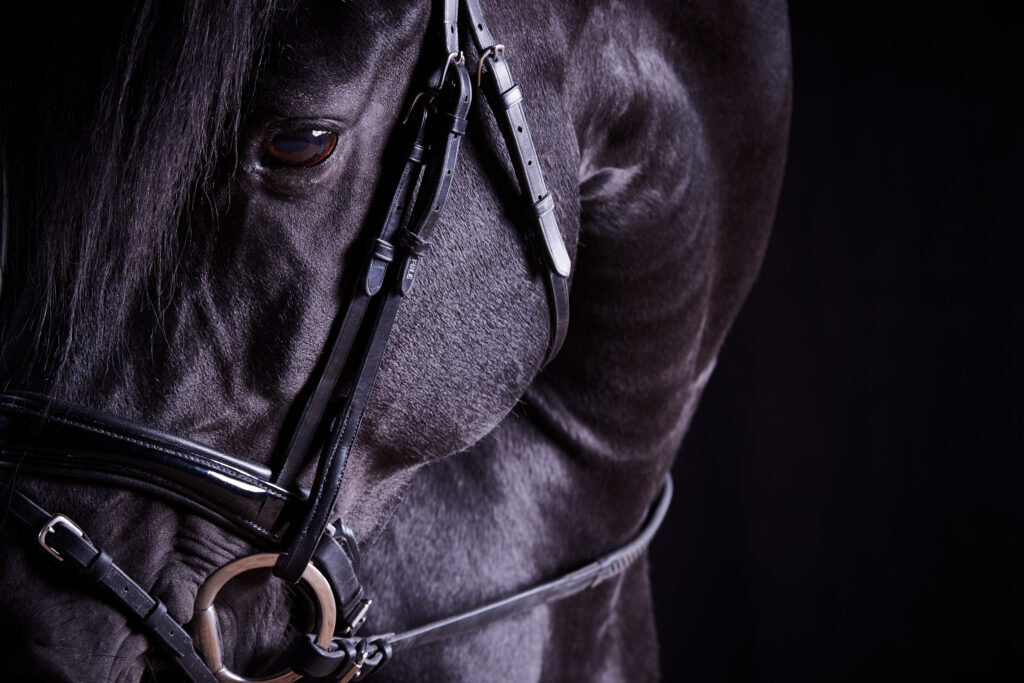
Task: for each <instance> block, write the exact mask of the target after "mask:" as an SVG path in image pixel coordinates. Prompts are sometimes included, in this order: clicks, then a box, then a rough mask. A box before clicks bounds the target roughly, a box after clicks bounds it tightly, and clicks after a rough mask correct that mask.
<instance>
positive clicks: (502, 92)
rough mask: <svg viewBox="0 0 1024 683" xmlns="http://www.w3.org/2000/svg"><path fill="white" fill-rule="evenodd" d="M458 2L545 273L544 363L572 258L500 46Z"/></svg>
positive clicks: (558, 339)
mask: <svg viewBox="0 0 1024 683" xmlns="http://www.w3.org/2000/svg"><path fill="white" fill-rule="evenodd" d="M462 4H463V7H464V9H465V11H466V14H467V15H468V20H469V27H470V31H469V32H470V34H471V35H472V36H473V42H474V43H475V44H476V48H477V51H478V52H479V53H480V69H481V75H482V76H486V78H485V80H486V83H487V86H486V93H487V101H488V102H489V104H490V106H491V110H492V111H494V113H495V116H496V117H497V120H498V124H499V127H500V128H501V132H502V136H503V137H504V139H505V146H506V147H507V148H508V152H509V157H510V158H511V159H512V167H513V168H514V169H515V172H516V177H517V178H518V180H519V187H520V190H521V192H522V194H523V197H524V199H525V200H526V202H527V203H528V205H529V211H528V213H529V215H530V216H531V218H532V220H533V224H534V227H535V229H536V232H537V234H538V236H539V238H540V242H541V244H542V246H543V251H544V255H545V257H546V260H547V267H548V270H549V271H550V272H549V273H548V274H547V276H546V277H545V278H544V284H545V287H546V288H547V291H548V303H549V308H550V310H551V335H550V339H551V341H550V342H549V345H548V351H547V355H546V358H545V364H547V363H550V362H551V361H552V360H553V359H554V357H555V355H556V354H557V353H558V351H559V349H561V347H562V342H563V341H564V340H565V334H566V331H567V330H568V327H569V286H568V277H569V274H570V272H571V270H572V262H571V260H570V259H569V252H568V251H567V250H566V248H565V241H564V240H563V239H562V233H561V232H560V231H559V229H558V221H557V220H556V218H555V211H554V208H555V200H554V197H553V196H552V195H551V193H550V191H549V190H548V188H547V184H546V183H545V182H544V174H543V172H542V171H541V167H540V157H539V155H538V154H537V149H536V147H535V145H534V142H533V136H532V135H531V134H530V125H529V123H528V122H527V120H526V111H525V109H524V107H523V93H522V90H521V89H520V87H519V86H518V85H517V84H516V82H515V80H514V79H513V78H512V71H511V69H510V68H509V65H508V60H507V59H506V57H505V49H504V46H502V45H499V44H498V43H497V41H496V40H495V39H494V36H492V35H491V31H490V29H489V28H488V25H487V21H486V20H485V19H484V15H483V10H482V9H481V8H480V2H479V0H462ZM485 67H486V68H485Z"/></svg>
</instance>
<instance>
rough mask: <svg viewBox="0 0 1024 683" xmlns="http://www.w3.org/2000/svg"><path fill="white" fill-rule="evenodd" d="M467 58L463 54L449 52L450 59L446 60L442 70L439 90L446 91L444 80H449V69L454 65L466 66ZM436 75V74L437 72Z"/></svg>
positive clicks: (438, 83)
mask: <svg viewBox="0 0 1024 683" xmlns="http://www.w3.org/2000/svg"><path fill="white" fill-rule="evenodd" d="M465 63H466V58H465V57H464V56H463V54H462V53H461V52H449V53H448V58H447V59H445V60H444V69H442V70H441V80H440V81H438V82H437V89H438V90H443V89H444V80H445V79H446V78H448V67H450V66H451V65H452V64H465ZM435 73H436V72H435Z"/></svg>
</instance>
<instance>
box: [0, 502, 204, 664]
mask: <svg viewBox="0 0 1024 683" xmlns="http://www.w3.org/2000/svg"><path fill="white" fill-rule="evenodd" d="M0 494H3V497H4V498H5V499H6V502H8V503H9V506H5V508H6V509H9V510H10V513H11V515H12V516H13V517H14V519H16V520H18V521H19V522H21V523H22V524H23V525H24V526H25V527H26V528H28V529H29V531H31V532H32V533H35V534H36V540H37V541H38V543H39V546H40V547H41V548H42V549H43V550H45V551H46V552H47V553H48V555H49V556H50V557H51V558H52V559H53V561H54V562H56V563H58V564H59V565H60V566H61V567H64V568H65V569H67V570H69V571H71V572H73V573H75V574H77V575H78V576H81V577H82V578H83V579H86V580H88V581H91V582H93V583H95V584H96V585H97V586H99V587H100V589H101V591H102V592H103V593H104V594H105V595H106V596H107V597H108V598H110V599H111V600H113V601H114V602H115V603H117V605H118V607H120V608H121V611H122V612H124V613H125V614H126V615H128V616H129V617H131V618H132V619H133V620H134V621H135V623H136V624H137V625H138V626H139V627H140V628H141V629H142V630H143V631H145V632H146V633H147V634H148V635H149V636H150V637H152V638H153V640H155V641H156V642H157V643H159V644H160V647H162V648H163V649H164V651H165V652H166V653H167V654H168V655H169V656H170V657H171V659H172V660H173V661H174V662H175V663H176V664H177V665H178V667H179V668H180V669H181V670H182V671H183V672H184V673H185V675H186V676H188V678H189V679H190V680H191V681H194V683H217V679H216V678H215V677H214V675H213V673H212V672H211V671H210V669H209V668H208V667H207V666H206V663H205V662H204V661H203V659H202V658H201V657H200V656H199V654H198V653H197V652H196V649H195V647H194V646H193V644H192V638H191V636H189V634H188V633H186V632H185V629H183V628H182V627H181V626H179V625H178V622H176V621H175V620H174V619H172V618H171V616H170V615H169V614H167V608H166V607H165V606H164V604H163V603H162V602H160V601H159V600H157V599H155V598H153V597H152V596H150V595H149V593H147V592H146V591H145V590H143V589H142V587H140V586H139V584H137V583H135V582H134V581H132V579H131V578H130V577H129V576H128V575H127V574H125V573H124V572H123V571H122V570H121V569H120V568H119V567H118V566H117V565H116V564H114V562H113V560H111V559H110V555H108V554H107V553H106V552H104V551H102V550H99V549H98V548H96V546H94V545H93V544H92V542H91V541H90V540H89V539H88V537H87V536H86V535H85V534H84V533H83V532H82V530H81V529H80V528H79V527H78V525H77V524H75V523H74V522H72V521H71V520H70V519H68V518H67V517H65V516H64V515H51V514H50V513H49V512H47V511H46V510H44V509H43V508H41V507H39V506H38V505H36V504H35V503H34V502H33V501H32V500H31V499H29V498H28V497H27V496H25V495H24V494H22V493H19V492H18V491H16V490H15V489H13V488H11V487H10V486H8V485H7V484H6V483H4V482H0Z"/></svg>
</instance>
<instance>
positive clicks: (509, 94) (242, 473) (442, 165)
mask: <svg viewBox="0 0 1024 683" xmlns="http://www.w3.org/2000/svg"><path fill="white" fill-rule="evenodd" d="M459 6H460V2H459V0H444V1H443V7H444V16H443V22H442V28H443V32H444V49H445V53H444V57H443V60H441V64H440V66H439V67H438V68H437V69H436V70H435V71H434V72H433V74H432V75H431V76H430V79H429V81H428V83H427V87H426V88H425V90H423V91H422V92H421V93H419V94H418V95H417V96H416V97H415V98H414V100H413V102H412V105H411V106H410V108H409V113H408V115H407V116H406V120H405V122H404V126H403V127H404V128H405V130H406V131H407V132H408V139H407V141H406V143H405V160H404V163H403V164H402V166H401V169H400V172H399V173H398V176H397V182H396V184H395V190H394V194H393V195H392V197H391V201H390V204H389V206H388V207H387V211H386V213H385V214H384V218H383V219H382V220H381V223H380V227H379V230H378V231H377V234H376V235H374V236H373V237H374V238H375V239H374V241H373V245H372V249H371V250H370V253H369V254H368V255H367V257H366V259H365V261H364V265H363V268H362V270H361V275H360V277H359V279H358V281H357V283H356V286H355V289H354V291H353V293H352V296H351V297H350V299H349V301H348V304H347V306H346V307H345V309H344V311H343V312H342V313H341V314H340V315H339V316H338V319H337V320H336V321H335V325H334V329H333V331H332V335H331V337H330V339H329V341H328V345H327V351H326V354H325V356H324V360H323V361H322V363H321V366H320V368H319V372H318V374H317V375H316V376H315V379H314V381H313V382H312V383H311V389H310V391H309V392H308V395H307V397H306V399H305V402H304V404H303V405H302V410H301V412H300V414H299V417H298V421H297V424H296V426H295V428H294V430H293V432H292V433H291V435H290V438H289V440H288V442H287V446H286V448H285V449H284V451H283V454H282V457H281V458H280V461H279V462H280V464H279V467H278V468H277V471H276V472H272V471H271V470H270V468H268V467H265V466H262V465H258V464H254V463H251V462H247V461H245V460H241V459H238V458H234V457H232V456H230V455H226V454H224V453H221V452H218V451H216V450H214V449H211V448H208V447H206V446H203V445H200V444H198V443H195V442H192V441H190V440H188V439H184V438H181V437H178V436H174V435H171V434H166V433H163V432H160V431H158V430H155V429H151V428H148V427H144V426H141V425H138V424H134V423H131V422H129V421H127V420H122V419H120V418H116V417H113V416H111V415H107V414H100V413H96V412H93V411H89V410H86V409H83V408H80V407H76V406H72V405H69V404H65V403H62V402H59V401H55V400H52V399H49V398H47V397H43V396H38V395H34V394H28V393H19V394H9V395H0V469H2V470H6V471H9V472H11V477H12V481H11V483H4V482H0V509H4V510H8V512H9V514H8V517H9V518H11V519H14V520H16V521H18V522H20V523H21V524H22V525H23V526H24V527H25V528H26V529H27V530H28V531H29V532H30V533H31V534H33V535H34V536H35V540H36V542H37V544H38V546H39V548H40V549H41V551H45V552H46V553H47V554H48V555H49V556H50V557H51V558H52V559H53V560H54V562H56V563H58V564H59V565H60V566H62V567H64V568H66V569H68V570H70V571H73V572H75V573H77V574H80V575H81V576H83V577H84V578H86V579H87V580H90V581H92V582H93V583H95V584H96V586H97V587H98V589H99V591H100V592H101V593H104V594H105V595H106V596H107V598H108V599H110V600H111V601H112V602H114V603H115V604H116V606H118V607H119V608H120V609H121V610H122V611H124V612H125V613H126V615H128V616H129V617H130V618H131V619H132V620H133V621H134V623H135V624H136V626H137V627H138V628H140V629H141V630H142V631H144V632H146V633H147V634H148V635H149V636H150V638H151V639H152V640H153V641H154V642H155V643H157V644H159V645H160V646H161V647H162V648H163V649H164V650H165V652H166V653H167V654H168V655H169V657H170V658H171V660H172V661H173V662H174V663H175V664H176V665H177V667H178V668H179V669H180V670H181V672H182V673H184V674H185V675H186V676H187V677H188V678H189V679H190V680H192V681H196V682H197V683H198V682H202V683H213V682H214V681H222V682H223V681H251V680H260V681H272V682H275V683H276V682H282V683H283V682H286V681H294V680H298V679H299V678H303V677H306V678H312V679H323V680H337V681H343V682H347V681H350V680H354V679H362V678H365V677H366V676H367V675H369V674H370V673H372V672H374V671H376V670H379V669H380V667H381V666H383V665H384V664H385V663H386V662H387V661H388V659H389V658H390V657H391V656H392V654H393V653H394V652H396V651H399V650H402V649H405V648H409V647H414V646H416V645H421V644H425V643H429V642H434V641H437V640H441V639H444V638H448V637H451V636H453V635H455V634H457V633H461V632H464V631H466V630H469V629H472V628H475V627H479V626H481V625H483V624H486V623H490V622H492V621H495V620H497V619H500V618H502V617H504V616H507V615H509V614H513V613H517V612H521V611H525V610H527V609H530V608H532V607H535V606H537V605H541V604H544V603H548V602H551V601H554V600H558V599H561V598H564V597H567V596H569V595H573V594H575V593H578V592H580V591H582V590H585V589H588V588H591V587H593V586H595V585H597V584H598V583H600V582H602V581H604V580H606V579H608V578H610V577H612V576H615V575H617V574H619V573H620V572H622V571H623V570H624V569H625V568H626V567H628V566H629V565H630V564H631V563H632V562H633V561H634V560H635V559H636V558H638V557H639V556H640V555H642V554H643V553H644V551H645V550H646V548H647V546H648V545H649V543H650V541H651V539H652V538H653V536H654V534H655V532H656V531H657V529H658V526H659V525H660V523H661V521H662V520H663V519H664V516H665V513H666V511H667V509H668V505H669V501H670V499H671V492H672V484H671V480H670V479H666V481H665V484H664V487H663V489H662V493H661V495H660V497H659V499H658V501H657V502H656V503H655V505H654V507H653V508H652V510H651V511H650V512H649V513H648V516H647V519H646V521H645V522H644V523H643V525H642V527H641V528H640V529H639V530H638V532H637V533H636V535H635V536H634V537H633V539H632V540H630V541H629V542H628V543H627V544H626V545H624V546H622V547H620V548H619V549H617V550H615V551H613V552H611V553H609V554H607V555H604V556H602V557H600V558H598V559H597V560H595V561H594V562H592V563H590V564H588V565H586V566H584V567H582V568H580V569H577V570H575V571H573V572H570V573H568V574H565V575H563V576H561V577H559V578H556V579H554V580H552V581H548V582H546V583H540V584H538V585H536V586H534V587H532V588H529V589H526V590H524V591H521V592H518V593H515V594H513V595H511V596H509V597H507V598H504V599H500V600H497V601H494V602H491V603H488V604H485V605H482V606H480V607H477V608H475V609H472V610H469V611H466V612H463V613H460V614H457V615H454V616H450V617H447V618H445V619H441V620H438V621H435V622H432V623H429V624H426V625H423V626H420V627H418V628H414V629H412V630H409V631H405V632H403V633H386V634H380V635H372V636H368V637H360V636H357V635H356V633H357V630H358V629H359V627H360V625H361V624H362V623H363V621H364V620H365V618H366V615H367V611H368V609H369V607H370V604H371V601H370V600H369V599H368V598H366V596H365V595H364V592H363V589H362V586H361V585H360V582H359V579H358V570H359V550H358V546H357V544H356V541H355V539H354V537H353V536H352V534H351V532H350V531H349V530H348V529H347V527H345V525H344V524H340V523H339V524H338V526H337V527H335V526H334V525H332V524H331V523H330V520H331V517H332V515H333V510H334V508H335V504H336V502H337V499H338V496H339V494H340V489H341V483H342V480H343V477H344V473H345V466H346V463H347V460H348V456H349V453H350V452H351V449H352V447H353V445H354V443H355V440H356V436H357V434H358V430H359V425H360V422H361V420H362V416H363V412H364V411H365V409H366V406H367V402H368V399H369V395H370V391H371V389H372V387H373V385H374V382H375V379H376V376H377V371H378V369H379V366H380V362H381V358H382V356H383V353H384V349H385V346H386V344H387V341H388V338H389V337H390V334H391V330H392V327H393V325H394V322H395V318H396V315H397V312H398V308H399V305H400V303H401V301H402V299H403V298H404V297H405V296H407V295H408V294H409V293H410V291H411V290H412V286H413V283H414V280H415V275H416V272H417V270H418V267H419V263H420V261H421V260H422V259H423V258H424V257H425V256H426V254H427V252H428V250H429V246H430V237H431V235H432V232H433V229H434V226H435V223H436V221H437V217H438V215H439V214H440V212H441V210H442V208H443V207H444V205H445V203H446V201H447V198H448V195H449V190H450V188H451V182H452V178H453V176H454V173H455V170H456V161H457V157H458V151H459V144H460V142H461V139H462V136H463V135H464V134H465V132H466V129H467V115H468V113H469V109H470V105H471V102H472V90H473V86H472V80H471V76H470V73H469V71H468V70H467V68H466V65H465V58H464V56H463V52H462V51H461V50H460V47H459V30H458V12H459ZM461 6H462V9H463V11H464V12H465V13H466V15H467V16H468V19H469V25H470V30H469V33H470V35H472V37H473V42H474V43H475V47H476V51H477V53H478V55H479V61H478V63H477V69H476V71H477V73H476V77H477V85H478V86H479V87H482V88H483V87H484V83H486V87H485V89H484V92H485V93H486V95H487V99H488V101H489V103H490V105H491V108H492V110H493V111H494V112H495V115H496V118H497V119H498V123H499V126H500V128H501V131H502V136H503V138H504V140H505V143H506V146H507V148H508V151H509V155H510V157H511V160H512V165H513V167H514V168H515V171H516V176H517V178H518V181H519V185H520V190H521V194H522V196H523V197H525V198H528V204H529V206H530V211H529V214H530V216H531V221H530V222H531V223H532V229H533V232H534V234H535V235H536V237H537V239H536V240H535V242H536V243H537V244H539V246H540V249H539V250H538V251H540V252H541V253H542V254H543V256H542V258H541V261H542V264H541V266H542V268H541V271H542V275H541V278H542V280H543V282H544V284H545V287H546V289H547V293H548V301H549V308H550V312H551V326H550V329H551V333H550V340H549V345H548V350H547V361H550V360H551V359H552V358H553V357H554V355H555V354H556V353H557V352H558V349H559V348H560V346H561V344H562V341H563V339H564V337H565V332H566V329H567V326H568V308H569V298H568V283H567V279H568V276H569V273H570V269H571V262H570V259H569V255H568V252H567V250H566V248H565V244H564V242H563V240H562V236H561V233H560V231H559V229H558V225H557V222H556V220H555V212H554V199H553V198H552V196H551V193H550V192H549V191H548V189H547V186H546V184H545V182H544V177H543V174H542V173H541V169H540V164H539V161H538V160H537V152H536V149H535V147H534V143H533V139H532V136H531V134H530V129H529V125H528V124H527V121H526V116H525V112H524V108H523V97H522V92H521V90H520V89H519V86H518V85H516V83H515V81H514V80H513V78H512V74H511V71H510V69H509V66H508V61H507V59H506V58H505V54H504V53H505V49H504V46H503V45H501V44H499V43H497V42H496V41H495V40H494V38H493V37H492V36H491V34H490V31H489V30H488V28H487V23H486V22H485V21H484V17H483V14H482V11H481V9H480V5H479V0H461ZM534 198H537V199H536V201H534ZM357 342H362V343H361V344H357ZM312 458H316V462H317V467H316V472H315V475H314V479H313V484H312V486H311V488H310V489H309V491H306V490H304V489H301V488H300V487H299V486H298V484H297V481H296V479H297V476H298V474H299V472H300V470H301V469H302V466H303V465H304V464H306V463H307V462H310V461H311V459H312ZM22 471H23V472H27V473H30V474H39V475H45V476H51V477H62V478H69V479H73V480H75V481H82V480H87V481H97V482H100V483H103V484H113V485H118V486H123V487H126V488H131V489H134V490H140V491H142V492H144V493H150V494H153V495H156V496H159V497H161V498H162V499H165V500H168V501H170V502H172V503H174V504H177V505H181V506H183V507H186V508H188V509H190V510H191V511H194V512H196V513H198V514H200V515H202V516H204V517H206V518H207V519H210V520H212V521H214V522H215V523H217V524H219V525H221V526H223V527H225V528H227V529H230V530H231V531H232V532H233V533H236V534H237V535H239V536H240V537H242V538H244V539H246V540H247V541H249V542H251V543H253V544H254V545H256V546H257V547H260V548H264V549H266V550H267V552H263V553H258V554H256V555H251V556H248V557H244V558H240V559H237V560H234V561H233V562H230V563H228V564H227V565H225V566H224V567H221V568H220V569H218V570H217V571H215V572H214V573H213V574H212V575H211V576H210V577H209V578H208V579H207V580H206V582H205V583H204V584H203V586H201V587H200V589H199V593H198V595H197V598H196V605H195V612H194V618H193V622H192V629H193V634H192V635H191V636H190V635H189V634H188V633H187V632H186V631H185V629H184V628H183V627H182V626H181V625H179V624H178V623H177V622H176V621H174V619H173V618H172V617H170V616H169V615H168V613H167V610H166V608H165V607H164V605H163V604H162V603H161V602H160V601H159V600H157V599H156V598H154V597H152V596H151V595H149V594H148V593H147V592H146V591H145V590H144V589H143V588H141V587H140V586H139V585H138V584H136V583H135V582H134V581H133V580H132V579H131V578H130V577H129V576H128V575H127V574H126V573H125V572H124V571H123V570H121V569H120V568H119V567H118V566H117V565H116V564H115V563H114V562H113V561H112V560H111V558H110V556H109V555H108V554H107V553H106V552H104V551H103V550H101V549H99V548H97V547H96V546H95V545H94V544H93V543H92V542H91V541H90V540H89V538H88V536H87V535H86V534H85V533H84V532H83V530H82V529H81V528H80V527H79V526H78V525H76V524H75V523H74V522H73V521H72V520H70V519H68V518H67V517H65V516H64V515H60V514H56V515H55V514H51V513H50V512H48V511H46V510H44V509H43V508H41V507H40V506H39V505H37V504H36V503H35V502H34V501H32V500H31V499H30V498H28V497H27V496H25V495H24V494H23V493H21V492H19V491H17V490H16V489H15V488H14V487H13V477H14V476H15V475H16V474H17V473H18V472H22ZM258 568H270V569H271V570H272V572H273V573H274V575H275V576H277V577H278V578H281V579H283V580H285V581H287V582H289V583H291V584H297V585H298V584H301V585H302V586H303V587H304V588H305V589H306V590H305V593H306V595H308V596H309V597H310V598H311V600H312V602H313V604H314V606H315V607H316V611H317V618H316V620H315V632H314V633H311V634H309V635H308V636H306V638H305V639H301V640H300V641H299V642H298V643H297V644H295V645H293V646H292V648H291V650H290V652H289V653H288V667H289V668H287V669H286V670H284V671H283V672H281V673H279V674H276V675H274V676H271V677H269V678H260V679H250V678H246V677H243V676H240V675H239V674H236V673H234V672H232V671H231V670H230V669H229V668H228V667H227V665H226V664H225V662H224V656H223V653H222V648H221V639H220V632H219V626H218V622H217V614H216V608H215V605H214V603H215V599H216V597H217V593H218V592H219V590H220V589H221V588H222V587H223V586H224V585H225V584H226V583H227V582H228V581H230V580H231V579H232V578H233V577H235V576H237V575H239V574H241V573H244V572H247V571H250V570H253V569H258ZM197 647H198V651H197Z"/></svg>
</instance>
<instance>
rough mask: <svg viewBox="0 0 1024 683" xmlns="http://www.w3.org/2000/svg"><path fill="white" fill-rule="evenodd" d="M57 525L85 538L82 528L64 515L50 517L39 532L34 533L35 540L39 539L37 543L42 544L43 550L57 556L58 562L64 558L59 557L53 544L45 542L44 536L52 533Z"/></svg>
mask: <svg viewBox="0 0 1024 683" xmlns="http://www.w3.org/2000/svg"><path fill="white" fill-rule="evenodd" d="M58 526H62V527H64V528H65V529H67V530H68V531H70V532H71V533H73V534H74V535H75V536H78V537H79V538H85V532H84V531H82V529H81V528H80V527H79V526H78V525H77V524H75V523H74V522H72V521H71V520H70V519H68V518H67V517H65V516H64V515H54V516H53V517H52V518H51V519H50V521H49V522H47V523H46V526H44V527H43V528H42V529H41V530H40V531H39V534H38V535H36V540H37V541H39V545H40V546H42V548H43V550H45V551H46V552H48V553H50V554H51V555H53V556H54V557H55V558H57V561H58V562H63V561H64V558H63V557H61V554H60V553H58V552H57V550H56V549H55V548H54V547H53V546H51V545H50V544H49V543H47V542H46V537H47V536H49V535H50V534H52V533H53V532H54V531H56V529H57V527H58Z"/></svg>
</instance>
